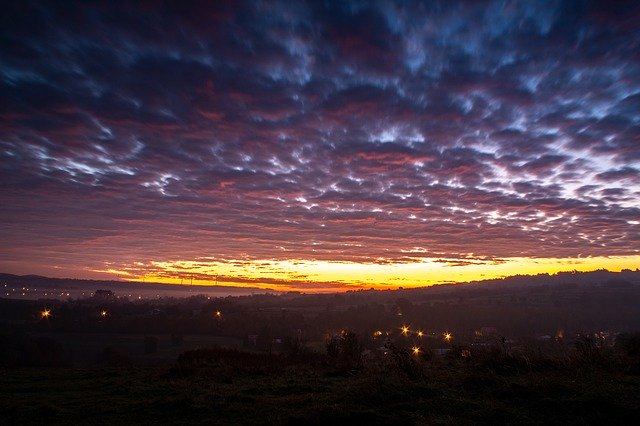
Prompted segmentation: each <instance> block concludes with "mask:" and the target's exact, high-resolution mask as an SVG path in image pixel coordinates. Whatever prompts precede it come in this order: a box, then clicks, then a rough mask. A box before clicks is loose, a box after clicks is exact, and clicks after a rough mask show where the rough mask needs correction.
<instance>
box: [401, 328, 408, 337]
mask: <svg viewBox="0 0 640 426" xmlns="http://www.w3.org/2000/svg"><path fill="white" fill-rule="evenodd" d="M400 330H402V334H404V335H405V336H406V335H408V334H409V327H407V326H406V325H403V326H402V328H400Z"/></svg>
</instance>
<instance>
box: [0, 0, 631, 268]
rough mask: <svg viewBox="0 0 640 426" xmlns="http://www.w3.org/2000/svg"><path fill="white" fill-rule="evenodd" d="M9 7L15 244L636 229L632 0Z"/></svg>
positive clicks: (5, 48) (94, 254)
mask: <svg viewBox="0 0 640 426" xmlns="http://www.w3.org/2000/svg"><path fill="white" fill-rule="evenodd" d="M1 8H2V12H1V14H0V16H1V18H0V24H1V25H0V99H2V102H1V103H0V181H1V182H2V183H1V184H0V197H1V198H0V202H1V204H2V207H1V209H0V219H1V220H0V222H1V223H0V238H1V240H2V242H3V243H2V248H1V249H0V255H1V256H2V259H4V260H5V262H33V263H34V264H36V263H42V264H47V265H57V264H61V265H73V266H76V267H80V266H87V265H89V266H90V267H98V266H99V265H102V264H104V263H105V262H116V263H117V262H121V263H132V262H136V261H140V262H147V261H151V260H157V259H164V260H167V259H199V258H202V257H213V258H215V259H218V260H225V259H316V260H341V261H357V262H412V261H416V260H418V259H419V258H423V257H430V258H443V259H444V260H443V261H444V262H447V261H448V260H447V259H450V260H451V261H452V262H454V263H455V262H459V263H465V264H466V263H474V262H477V259H481V260H486V259H497V260H499V259H501V258H505V257H513V256H529V257H541V256H544V257H573V256H585V255H593V256H601V255H629V254H638V252H639V249H638V248H639V247H640V236H639V233H638V220H639V218H640V202H639V199H640V180H639V176H640V175H639V172H638V170H640V130H639V129H640V101H639V100H640V55H639V54H638V52H640V26H638V25H637V22H638V20H639V19H640V8H639V7H638V4H637V2H614V3H613V4H611V5H608V4H606V3H603V2H588V1H565V2H561V1H547V2H515V1H513V2H510V1H507V2H504V1H493V2H460V3H457V2H455V3H449V2H404V1H398V2H392V1H380V2H371V3H370V2H355V1H353V2H351V1H350V2H315V1H311V2H236V1H231V2H211V3H209V2H202V3H200V2H197V3H189V2H175V3H155V2H143V3H139V4H115V5H114V4H110V3H108V2H107V3H89V2H7V3H6V4H3V5H2V6H1ZM456 259H459V260H457V261H456Z"/></svg>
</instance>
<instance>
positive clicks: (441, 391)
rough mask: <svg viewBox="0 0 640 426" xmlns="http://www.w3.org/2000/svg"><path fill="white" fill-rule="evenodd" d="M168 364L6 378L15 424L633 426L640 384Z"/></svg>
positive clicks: (514, 374) (312, 363)
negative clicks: (481, 425)
mask: <svg viewBox="0 0 640 426" xmlns="http://www.w3.org/2000/svg"><path fill="white" fill-rule="evenodd" d="M218 355H219V356H218ZM218 355H216V356H215V357H212V358H209V359H205V360H196V361H188V362H180V363H167V364H165V365H154V366H151V365H147V366H139V367H120V368H106V369H105V368H101V369H68V368H51V369H17V370H3V371H2V372H1V379H0V413H2V416H1V418H2V419H3V423H9V424H35V423H39V424H42V423H53V424H106V423H112V424H113V423H115V424H123V423H128V424H131V423H137V424H140V423H142V424H144V423H177V424H180V423H182V424H187V423H189V424H194V423H195V424H200V423H201V424H337V423H340V424H342V423H345V422H353V423H357V424H389V423H390V424H473V423H492V424H495V423H518V424H542V423H544V424H560V423H562V424H595V423H600V424H633V420H634V419H637V418H640V417H639V416H640V376H638V375H632V374H628V373H624V372H621V371H616V370H615V369H614V370H612V369H611V368H607V367H593V368H585V366H580V367H577V366H575V365H569V366H562V365H547V366H538V367H535V366H534V367H530V368H522V367H517V368H495V366H494V367H491V366H487V365H481V364H478V363H470V362H468V361H464V360H447V359H436V360H431V361H425V362H423V363H421V364H420V365H419V374H418V375H414V376H413V377H411V378H410V377H409V376H407V375H406V374H404V373H403V372H402V371H401V370H400V369H398V368H395V366H394V365H392V364H389V363H384V362H383V363H379V362H376V363H371V364H368V365H364V366H359V367H358V368H354V369H350V368H343V367H336V366H335V365H332V364H327V363H326V362H325V361H324V360H323V359H321V358H309V359H306V360H299V361H291V360H289V359H286V358H284V357H270V356H267V355H259V354H246V353H244V354H243V353H239V352H235V353H234V352H229V353H222V354H221V355H220V354H218Z"/></svg>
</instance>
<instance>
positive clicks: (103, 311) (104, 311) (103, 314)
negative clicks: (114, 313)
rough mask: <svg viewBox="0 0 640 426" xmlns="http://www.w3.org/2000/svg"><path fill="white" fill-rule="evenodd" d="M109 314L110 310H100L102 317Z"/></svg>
mask: <svg viewBox="0 0 640 426" xmlns="http://www.w3.org/2000/svg"><path fill="white" fill-rule="evenodd" d="M107 315H108V312H107V311H106V310H104V309H103V310H101V311H100V316H101V317H106V316H107Z"/></svg>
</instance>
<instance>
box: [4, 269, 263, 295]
mask: <svg viewBox="0 0 640 426" xmlns="http://www.w3.org/2000/svg"><path fill="white" fill-rule="evenodd" d="M0 282H1V283H4V284H8V285H11V286H12V287H15V286H25V285H29V286H37V287H65V288H69V289H72V288H83V289H95V288H106V289H116V290H117V289H128V290H133V289H145V290H153V289H157V290H168V289H171V290H173V291H179V290H180V289H184V290H185V291H186V290H193V289H201V290H202V291H203V292H204V291H206V290H212V289H224V290H225V291H228V292H230V293H233V292H239V293H246V292H247V291H257V292H258V291H259V292H270V291H272V290H270V289H262V288H258V287H235V286H221V285H218V286H216V285H196V286H192V285H184V284H163V283H158V282H146V283H139V282H132V281H114V280H88V279H75V278H50V277H43V276H40V275H14V274H6V273H0Z"/></svg>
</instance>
